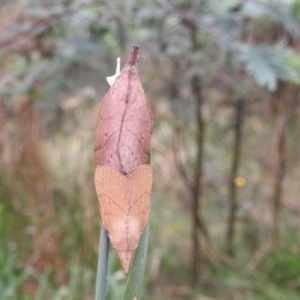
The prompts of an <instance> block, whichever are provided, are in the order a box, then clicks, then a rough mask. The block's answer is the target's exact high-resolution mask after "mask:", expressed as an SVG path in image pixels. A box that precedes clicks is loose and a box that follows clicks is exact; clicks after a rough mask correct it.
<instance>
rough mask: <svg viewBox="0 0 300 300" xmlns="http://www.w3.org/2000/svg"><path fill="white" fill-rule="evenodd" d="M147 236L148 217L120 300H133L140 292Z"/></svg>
mask: <svg viewBox="0 0 300 300" xmlns="http://www.w3.org/2000/svg"><path fill="white" fill-rule="evenodd" d="M148 236H149V216H148V221H147V223H146V226H145V228H144V230H143V233H142V235H141V238H140V242H139V246H138V248H137V250H136V252H135V255H134V258H133V261H132V263H131V267H130V270H129V274H128V279H127V283H126V288H125V292H124V294H123V297H122V300H134V299H137V296H138V294H139V292H140V289H141V286H142V282H143V278H144V272H145V266H146V259H147V248H148Z"/></svg>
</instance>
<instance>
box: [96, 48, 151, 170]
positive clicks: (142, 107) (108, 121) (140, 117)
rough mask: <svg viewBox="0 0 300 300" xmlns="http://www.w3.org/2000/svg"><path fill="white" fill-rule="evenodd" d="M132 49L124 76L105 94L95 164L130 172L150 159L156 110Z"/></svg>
mask: <svg viewBox="0 0 300 300" xmlns="http://www.w3.org/2000/svg"><path fill="white" fill-rule="evenodd" d="M137 53H138V47H137V46H132V49H131V53H130V55H129V58H128V60H127V63H126V64H125V66H124V68H123V70H122V72H121V74H120V76H119V77H118V78H117V79H116V81H115V83H114V84H113V85H112V86H111V88H110V89H109V91H108V93H107V94H106V95H105V96H104V98H103V100H102V103H101V107H100V110H99V114H98V119H97V128H96V137H95V148H94V151H95V164H96V166H98V165H100V166H109V167H111V168H113V169H116V170H118V171H119V172H121V173H122V174H128V173H129V172H131V171H132V170H134V169H135V168H137V167H138V166H139V165H143V164H147V163H148V161H149V151H150V141H151V132H152V114H151V109H150V106H149V102H148V100H147V98H146V95H145V92H144V89H143V87H142V84H141V82H140V79H139V76H138V73H137V68H136V58H137Z"/></svg>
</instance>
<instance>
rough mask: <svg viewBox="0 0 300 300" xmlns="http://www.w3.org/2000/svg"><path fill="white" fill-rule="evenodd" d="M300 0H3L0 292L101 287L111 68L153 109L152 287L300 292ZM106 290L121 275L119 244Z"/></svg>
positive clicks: (37, 295)
mask: <svg viewBox="0 0 300 300" xmlns="http://www.w3.org/2000/svg"><path fill="white" fill-rule="evenodd" d="M299 24H300V2H299V1H292V0H281V1H279V0H277V1H275V0H274V1H263V0H257V1H252V0H243V1H242V0H240V1H238V0H224V1H217V0H211V1H207V0H206V1H205V0H203V1H201V0H190V1H184V0H181V1H180V0H174V1H171V0H156V1H146V0H126V1H117V0H109V1H108V0H104V1H99V0H97V1H91V0H90V1H87V0H86V1H84V0H58V1H51V0H15V1H11V0H1V2H0V74H1V76H0V299H1V300H15V299H16V300H30V299H34V300H44V299H55V300H58V299H61V300H63V299H72V300H76V299H78V300H79V299H80V300H82V299H86V300H89V299H93V298H94V289H95V274H96V266H97V251H98V239H99V231H100V215H99V211H98V202H97V198H96V194H95V189H94V183H93V175H94V174H93V172H94V162H93V139H94V133H95V123H96V116H97V110H98V108H99V104H100V102H101V99H102V97H103V96H104V95H105V93H106V92H107V90H108V88H109V87H108V84H107V83H106V79H105V78H106V77H107V76H111V75H113V74H114V72H115V68H116V58H117V57H118V56H120V57H121V62H122V65H123V63H124V61H125V60H126V58H127V55H128V53H129V50H130V46H131V45H132V44H138V45H139V46H140V53H139V59H138V66H139V74H140V77H141V80H142V82H143V85H144V89H145V91H146V94H147V96H148V98H149V101H150V104H151V107H152V110H153V116H154V132H153V138H152V156H153V158H152V160H153V165H154V186H153V193H152V199H151V215H150V240H149V251H148V261H147V268H146V275H145V282H144V288H143V295H142V297H141V299H146V300H150V299H197V300H294V299H295V300H296V299H300V243H299V241H300V236H299V228H300V223H299V220H300V219H299V212H300V199H299V195H300V179H299V177H300V143H299V140H300V88H299V83H300V54H299V52H300V38H299V33H300V31H299ZM108 282H109V291H108V297H107V299H113V300H114V299H120V297H121V295H122V292H123V289H124V284H125V282H126V278H125V276H124V274H123V272H122V271H121V268H120V265H119V262H118V260H117V258H116V254H115V252H114V251H111V253H110V262H109V276H108Z"/></svg>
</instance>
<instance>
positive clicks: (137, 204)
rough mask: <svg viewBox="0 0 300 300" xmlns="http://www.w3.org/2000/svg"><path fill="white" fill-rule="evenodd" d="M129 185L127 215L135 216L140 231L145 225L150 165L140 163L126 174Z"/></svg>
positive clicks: (149, 188) (149, 186)
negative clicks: (128, 209) (128, 208)
mask: <svg viewBox="0 0 300 300" xmlns="http://www.w3.org/2000/svg"><path fill="white" fill-rule="evenodd" d="M128 179H129V186H130V195H129V197H130V211H129V216H130V217H131V218H135V219H136V220H137V223H138V227H139V228H138V230H139V232H140V233H141V232H142V231H143V229H144V227H145V225H146V221H147V217H148V212H149V201H150V194H151V188H152V166H151V165H141V166H139V167H137V168H136V169H135V170H133V171H132V172H131V173H129V174H128Z"/></svg>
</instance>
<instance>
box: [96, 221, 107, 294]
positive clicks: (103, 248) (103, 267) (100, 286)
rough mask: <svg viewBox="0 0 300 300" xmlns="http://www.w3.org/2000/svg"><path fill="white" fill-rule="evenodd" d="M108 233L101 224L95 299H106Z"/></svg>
mask: <svg viewBox="0 0 300 300" xmlns="http://www.w3.org/2000/svg"><path fill="white" fill-rule="evenodd" d="M108 242H109V241H108V234H107V231H106V229H105V228H104V226H103V224H101V231H100V241H99V243H100V244H99V254H98V266H97V278H96V293H95V300H105V296H106V290H107V289H106V283H107V267H108V245H109V244H108Z"/></svg>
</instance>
